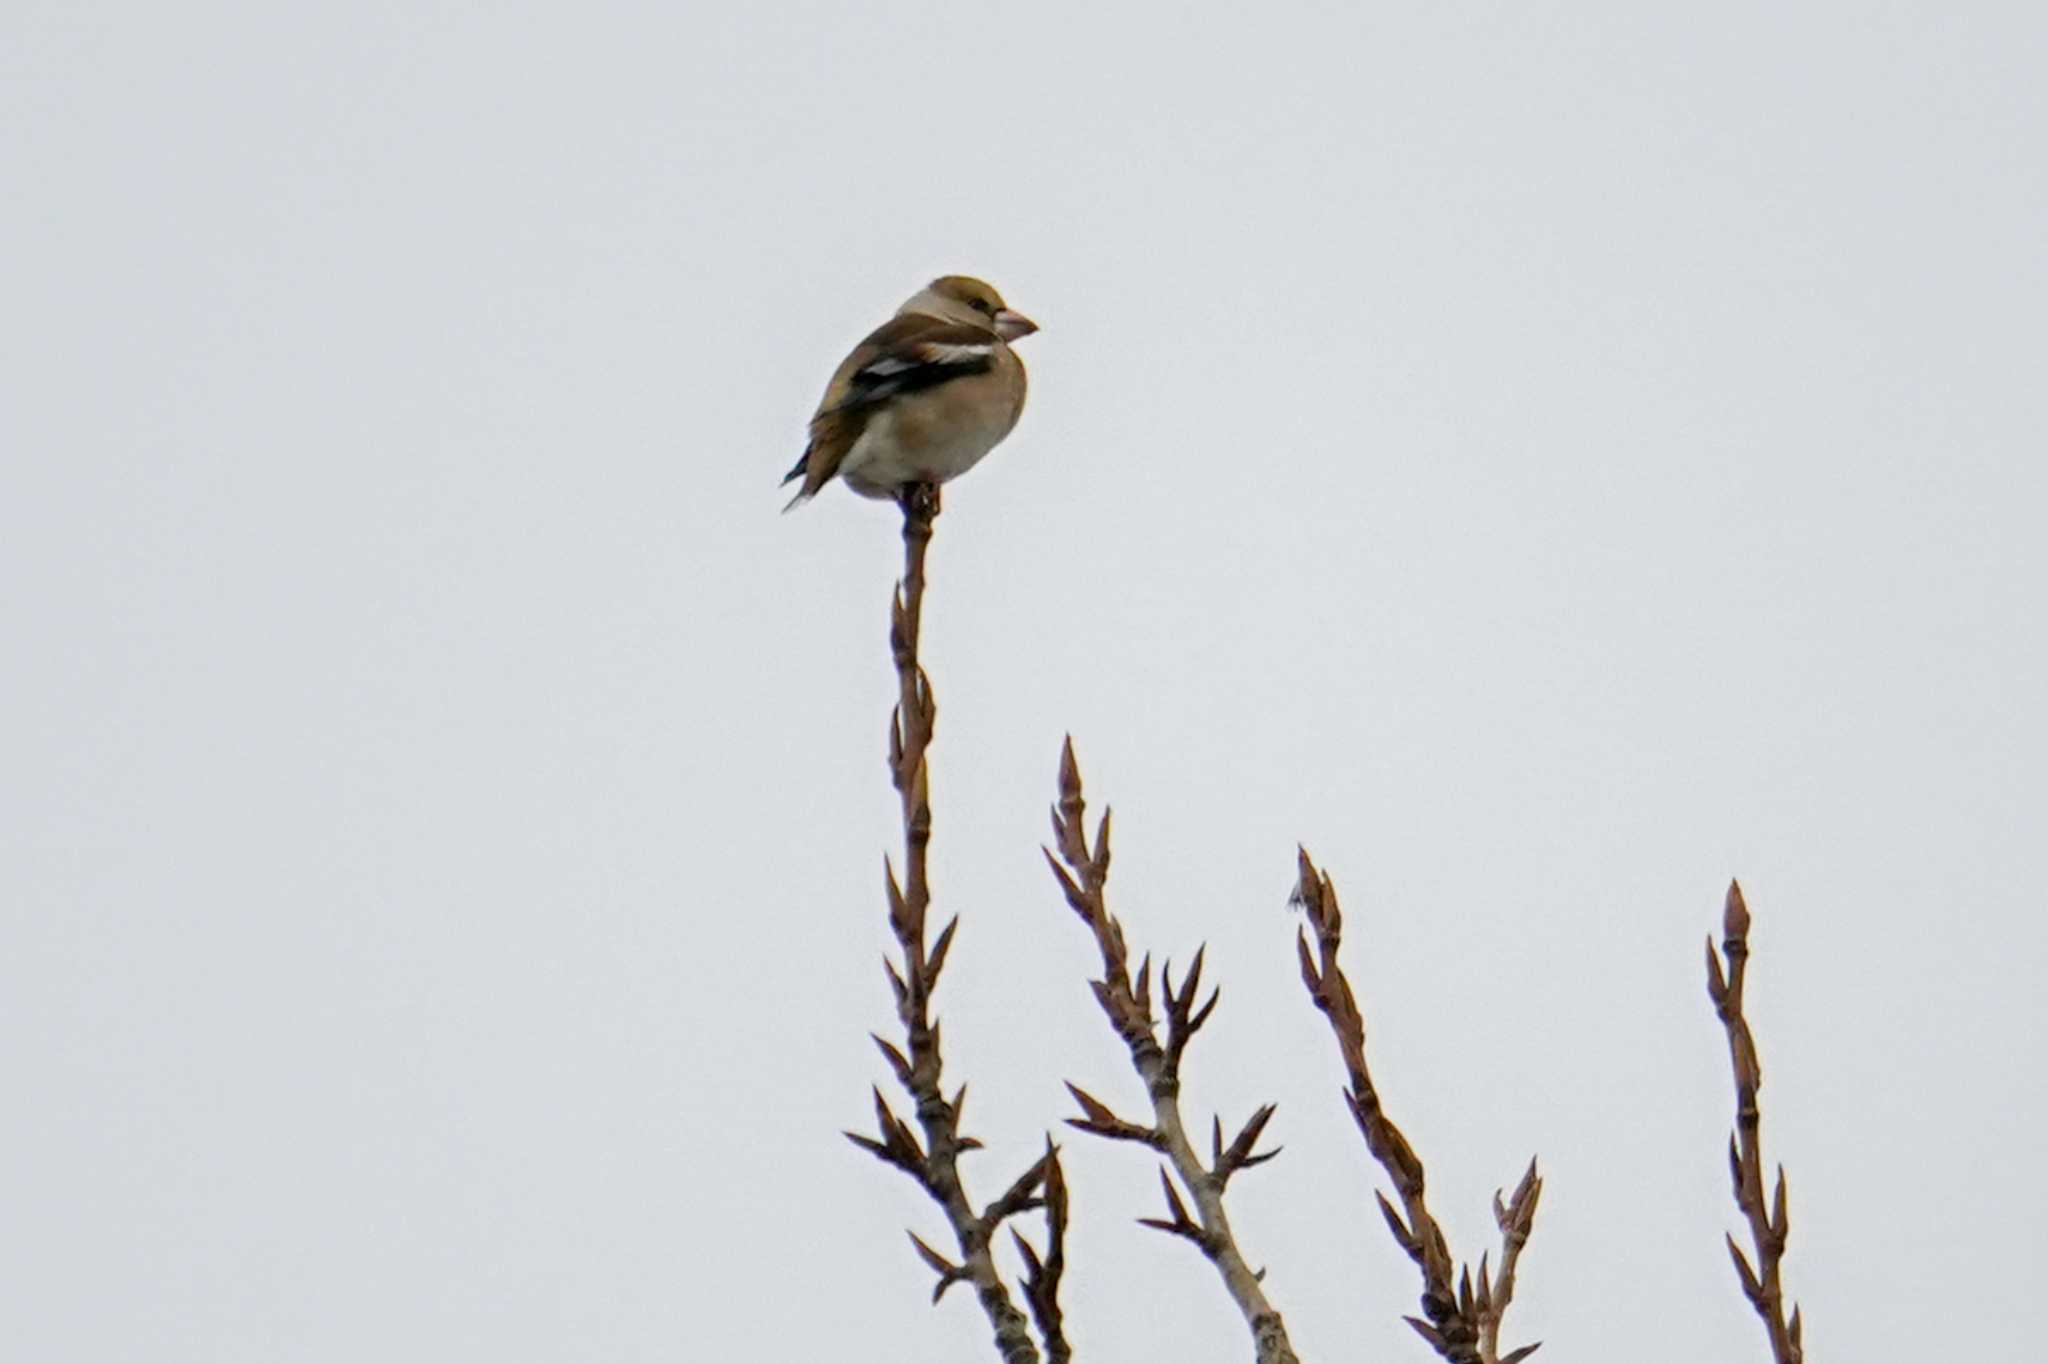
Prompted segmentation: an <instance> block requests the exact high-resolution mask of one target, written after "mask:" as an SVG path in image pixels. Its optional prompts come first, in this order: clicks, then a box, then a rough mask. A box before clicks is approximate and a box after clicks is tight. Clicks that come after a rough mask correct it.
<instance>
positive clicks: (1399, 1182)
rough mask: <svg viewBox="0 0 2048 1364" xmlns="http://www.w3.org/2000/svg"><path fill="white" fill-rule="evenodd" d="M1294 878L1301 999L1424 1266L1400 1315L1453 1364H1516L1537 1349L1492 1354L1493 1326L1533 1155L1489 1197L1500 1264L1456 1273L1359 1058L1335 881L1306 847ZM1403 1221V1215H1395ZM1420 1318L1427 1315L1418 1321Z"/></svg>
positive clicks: (1509, 1281)
mask: <svg viewBox="0 0 2048 1364" xmlns="http://www.w3.org/2000/svg"><path fill="white" fill-rule="evenodd" d="M1299 871H1300V879H1299V880H1298V882H1297V883H1296V885H1295V891H1294V901H1295V903H1296V904H1297V905H1299V906H1300V907H1301V908H1302V909H1303V910H1305V911H1306V912H1307V916H1308V923H1309V927H1310V929H1312V930H1313V931H1314V933H1315V938H1316V947H1315V950H1314V951H1311V950H1310V948H1309V943H1308V935H1307V934H1305V933H1301V932H1299V931H1297V932H1296V935H1295V947H1296V949H1297V951H1298V952H1299V954H1300V958H1301V980H1302V984H1304V985H1305V986H1307V987H1308V993H1309V998H1310V999H1312V1000H1314V1001H1315V1006H1316V1007H1317V1008H1318V1009H1320V1010H1322V1012H1323V1014H1324V1016H1325V1017H1327V1018H1328V1019H1329V1021H1330V1031H1331V1032H1332V1033H1334V1034H1335V1035H1336V1038H1337V1047H1338V1050H1339V1051H1340V1052H1341V1053H1342V1054H1343V1057H1344V1069H1345V1073H1346V1076H1347V1078H1348V1079H1349V1081H1350V1085H1349V1087H1348V1088H1347V1089H1346V1090H1345V1091H1344V1099H1345V1102H1346V1103H1347V1105H1348V1106H1349V1107H1350V1109H1351V1116H1352V1118H1353V1120H1354V1121H1356V1122H1357V1124H1358V1130H1359V1132H1360V1133H1361V1134H1362V1135H1363V1136H1364V1137H1365V1145H1366V1149H1367V1150H1369V1151H1371V1152H1372V1155H1373V1158H1374V1159H1375V1160H1377V1161H1378V1162H1379V1163H1380V1166H1381V1167H1382V1168H1383V1169H1385V1170H1386V1172H1387V1177H1388V1178H1389V1179H1391V1180H1392V1181H1393V1182H1394V1191H1395V1192H1396V1193H1397V1194H1398V1195H1399V1196H1400V1199H1401V1209H1402V1211H1400V1212H1396V1211H1395V1209H1394V1206H1393V1204H1391V1203H1389V1202H1388V1201H1387V1197H1386V1195H1385V1194H1379V1195H1377V1197H1378V1198H1379V1204H1380V1212H1381V1214H1382V1215H1384V1216H1385V1218H1386V1219H1387V1227H1388V1229H1389V1230H1391V1231H1392V1232H1393V1233H1394V1239H1395V1240H1396V1241H1397V1242H1399V1243H1400V1246H1401V1249H1402V1250H1404V1251H1406V1252H1408V1258H1409V1259H1411V1260H1413V1261H1414V1262H1415V1264H1416V1267H1417V1268H1418V1269H1420V1270H1421V1271H1422V1311H1423V1316H1422V1317H1409V1318H1407V1322H1408V1324H1409V1325H1410V1326H1412V1327H1414V1328H1415V1330H1416V1332H1417V1334H1419V1335H1420V1336H1421V1337H1422V1338H1423V1339H1424V1340H1426V1341H1428V1342H1429V1343H1430V1345H1431V1347H1432V1348H1434V1349H1435V1350H1436V1352H1437V1353H1438V1354H1439V1355H1441V1356H1443V1358H1444V1359H1446V1360H1448V1361H1451V1364H1517V1361H1519V1360H1524V1359H1527V1358H1528V1357H1529V1356H1530V1355H1532V1354H1534V1353H1536V1349H1537V1346H1538V1345H1540V1344H1541V1343H1542V1342H1541V1341H1538V1342H1536V1344H1532V1345H1524V1346H1522V1347H1520V1348H1519V1349H1515V1350H1510V1351H1508V1352H1507V1353H1506V1354H1501V1353H1500V1323H1501V1317H1502V1316H1503V1315H1504V1314H1505V1313H1506V1311H1507V1308H1508V1304H1509V1303H1510V1302H1511V1301H1513V1299H1514V1295H1515V1266H1516V1264H1517V1263H1518V1262H1519V1261H1520V1259H1521V1256H1522V1247H1523V1246H1524V1245H1526V1244H1527V1243H1528V1240H1529V1233H1530V1230H1531V1229H1532V1228H1533V1227H1534V1226H1535V1224H1536V1203H1537V1200H1538V1199H1539V1198H1541V1197H1542V1194H1543V1180H1542V1179H1541V1177H1539V1176H1538V1175H1537V1173H1536V1162H1535V1161H1534V1160H1531V1161H1530V1162H1529V1169H1528V1172H1527V1173H1526V1174H1524V1175H1523V1176H1522V1179H1521V1182H1520V1183H1518V1184H1517V1185H1516V1186H1515V1191H1514V1193H1513V1195H1511V1196H1510V1197H1509V1198H1508V1199H1507V1201H1506V1202H1505V1203H1504V1202H1502V1201H1501V1196H1500V1194H1499V1193H1495V1194H1494V1197H1493V1217H1494V1222H1495V1224H1496V1225H1497V1226H1499V1228H1500V1236H1501V1252H1500V1268H1499V1269H1498V1270H1497V1271H1494V1272H1492V1273H1489V1272H1488V1264H1487V1261H1488V1257H1487V1256H1486V1255H1483V1254H1482V1255H1481V1256H1480V1257H1479V1266H1478V1271H1479V1272H1478V1275H1477V1279H1476V1282H1475V1278H1474V1275H1473V1271H1472V1266H1471V1265H1469V1264H1467V1265H1465V1266H1464V1267H1463V1268H1462V1269H1457V1270H1456V1271H1455V1279H1454V1277H1453V1273H1454V1265H1453V1262H1452V1259H1451V1250H1450V1246H1449V1244H1448V1243H1447V1242H1446V1241H1445V1239H1444V1233H1443V1228H1442V1227H1440V1226H1438V1225H1437V1220H1436V1218H1435V1217H1433V1216H1432V1215H1431V1214H1430V1211H1429V1204H1428V1202H1427V1200H1426V1198H1425V1195H1424V1188H1425V1183H1426V1181H1425V1179H1424V1175H1423V1169H1422V1159H1421V1157H1419V1156H1417V1155H1416V1154H1415V1148H1414V1147H1412V1146H1410V1145H1409V1144H1408V1139H1407V1138H1406V1137H1404V1136H1402V1135H1401V1129H1400V1128H1398V1127H1396V1126H1394V1123H1393V1120H1392V1119H1391V1118H1389V1117H1388V1116H1387V1115H1386V1112H1385V1110H1384V1109H1383V1108H1382V1107H1381V1104H1380V1095H1379V1090H1378V1089H1376V1088H1375V1087H1374V1086H1373V1082H1372V1073H1371V1072H1370V1071H1369V1070H1368V1069H1367V1068H1366V1063H1365V1017H1364V1015H1362V1014H1361V1013H1360V1012H1359V1010H1358V1001H1357V999H1356V997H1354V996H1353V995H1352V993H1351V982H1350V981H1349V980H1347V979H1346V978H1345V976H1344V968H1343V967H1342V966H1340V965H1339V964H1338V961H1337V949H1338V947H1339V945H1340V944H1341V943H1342V941H1343V934H1344V916H1343V914H1342V912H1341V911H1340V910H1339V909H1338V906H1337V888H1336V887H1335V886H1334V885H1332V884H1331V882H1330V878H1329V877H1328V876H1327V875H1325V874H1323V873H1322V872H1319V871H1318V870H1317V869H1316V866H1315V863H1313V862H1311V861H1310V860H1309V855H1308V851H1307V850H1306V849H1303V850H1301V853H1300V865H1299ZM1404 1213H1405V1215H1406V1220H1405V1221H1404V1220H1403V1214H1404ZM1424 1318H1426V1320H1425V1319H1424Z"/></svg>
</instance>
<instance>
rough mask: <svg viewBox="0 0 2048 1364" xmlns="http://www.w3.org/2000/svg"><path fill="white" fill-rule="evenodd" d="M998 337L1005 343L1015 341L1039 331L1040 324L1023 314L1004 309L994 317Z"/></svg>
mask: <svg viewBox="0 0 2048 1364" xmlns="http://www.w3.org/2000/svg"><path fill="white" fill-rule="evenodd" d="M993 320H994V322H995V324H996V335H997V336H1000V337H1002V338H1003V340H1005V341H1015V340H1016V339H1017V338H1018V337H1020V336H1029V335H1031V333H1033V332H1035V331H1037V330H1038V324H1037V323H1036V322H1033V321H1032V320H1031V319H1030V318H1028V317H1026V316H1024V314H1022V313H1015V312H1011V311H1010V310H1009V309H1008V308H1004V309H1002V310H1001V311H1000V312H998V313H997V314H996V315H995V317H994V319H993Z"/></svg>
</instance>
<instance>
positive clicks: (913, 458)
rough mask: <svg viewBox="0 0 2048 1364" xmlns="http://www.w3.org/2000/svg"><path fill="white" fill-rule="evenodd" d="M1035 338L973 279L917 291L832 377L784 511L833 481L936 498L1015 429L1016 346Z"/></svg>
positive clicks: (938, 282) (877, 492)
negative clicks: (793, 493)
mask: <svg viewBox="0 0 2048 1364" xmlns="http://www.w3.org/2000/svg"><path fill="white" fill-rule="evenodd" d="M1037 330H1038V324H1037V323H1036V322H1033V321H1032V320H1031V319H1030V318H1028V317H1026V316H1024V314H1022V313H1020V312H1017V311H1015V310H1013V309H1012V308H1011V307H1010V306H1009V305H1008V304H1006V303H1004V302H1003V296H1002V295H1001V294H999V293H997V292H996V291H995V290H994V289H993V288H991V287H990V286H989V285H988V284H986V283H984V282H982V281H981V280H978V279H976V278H974V277H973V276H972V275H941V276H940V277H939V278H937V279H935V280H933V281H932V282H931V283H930V284H927V285H926V286H925V287H924V288H922V289H920V290H918V291H917V292H916V293H914V294H912V295H911V296H910V298H909V299H908V300H907V301H906V302H905V303H904V304H903V306H902V307H900V308H898V309H897V310H896V315H895V316H894V317H892V318H890V319H889V320H888V321H887V322H884V323H883V324H882V325H881V326H879V327H877V328H875V329H874V330H873V331H871V332H869V333H868V335H867V339H865V340H864V341H862V342H861V343H860V344H859V345H857V346H855V347H854V348H853V351H852V353H850V354H849V355H848V356H847V357H846V358H845V359H844V360H842V361H841V362H840V364H839V368H838V369H836V370H834V371H833V372H832V379H831V382H830V383H828V384H826V386H825V396H824V398H823V399H821V400H820V401H819V403H818V410H817V412H816V413H814V414H813V415H812V417H811V425H810V440H809V442H808V443H807V444H806V445H805V446H804V452H803V455H802V456H801V457H800V458H798V460H797V462H796V467H795V468H793V469H791V470H790V471H789V473H788V474H787V475H786V476H784V478H783V480H782V481H783V483H784V484H789V483H794V482H796V481H797V480H799V479H801V480H802V483H801V485H800V486H799V487H798V489H797V493H796V496H794V497H792V498H791V499H790V500H789V503H788V505H787V506H785V507H784V508H783V510H784V511H785V512H787V511H790V510H793V509H794V508H796V507H800V506H802V505H803V504H804V503H806V502H808V501H810V500H811V498H812V497H814V496H816V495H817V494H818V492H819V491H820V490H822V489H823V488H824V486H825V485H826V484H827V483H830V482H831V481H832V480H833V478H835V477H837V478H838V479H839V480H840V481H841V482H843V483H845V484H846V486H847V487H849V488H851V489H852V490H853V491H854V492H856V493H858V494H860V495H861V496H862V497H873V498H889V499H894V500H897V501H899V502H900V501H904V500H905V499H906V498H909V497H910V496H912V495H913V494H914V493H916V492H917V491H918V490H919V489H926V490H930V494H929V495H933V496H935V495H936V489H937V487H938V485H939V484H941V483H944V482H946V481H947V480H949V479H954V478H958V477H959V476H960V475H961V474H964V473H966V472H967V471H968V470H969V469H971V468H973V467H974V466H975V465H976V464H978V463H979V462H980V461H981V458H982V456H984V455H986V454H987V453H988V452H989V451H991V450H993V449H995V448H996V446H997V445H999V444H1001V443H1002V440H1003V437H1005V436H1007V435H1009V434H1010V430H1011V428H1013V427H1014V426H1016V424H1017V418H1018V416H1019V415H1020V414H1021V413H1022V412H1023V411H1024V391H1025V378H1024V362H1023V361H1021V360H1019V359H1018V358H1017V355H1016V353H1015V352H1014V351H1012V350H1011V349H1010V343H1011V342H1012V341H1015V340H1017V339H1018V338H1020V337H1025V336H1029V335H1031V333H1033V332H1035V331H1037Z"/></svg>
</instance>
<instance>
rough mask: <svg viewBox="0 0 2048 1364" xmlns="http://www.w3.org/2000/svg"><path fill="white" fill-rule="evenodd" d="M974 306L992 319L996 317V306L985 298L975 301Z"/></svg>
mask: <svg viewBox="0 0 2048 1364" xmlns="http://www.w3.org/2000/svg"><path fill="white" fill-rule="evenodd" d="M974 306H975V307H976V308H979V309H980V310H981V311H982V312H985V313H987V314H988V315H989V316H990V317H994V316H995V315H996V305H995V304H993V303H991V302H989V301H988V300H987V299H985V298H977V299H975V300H974Z"/></svg>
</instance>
